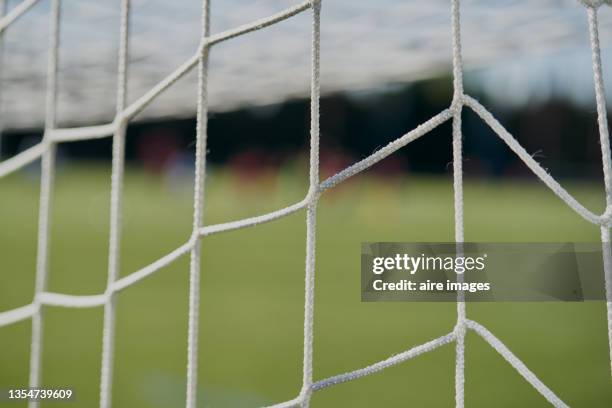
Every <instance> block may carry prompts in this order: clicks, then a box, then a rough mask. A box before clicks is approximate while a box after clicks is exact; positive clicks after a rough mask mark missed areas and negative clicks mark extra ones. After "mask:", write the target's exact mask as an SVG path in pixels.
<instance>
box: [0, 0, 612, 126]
mask: <svg viewBox="0 0 612 408" xmlns="http://www.w3.org/2000/svg"><path fill="white" fill-rule="evenodd" d="M9 3H10V4H9V6H10V7H14V6H15V5H16V4H18V2H17V1H10V2H9ZM49 3H50V2H49V1H48V0H47V1H45V0H43V1H41V2H40V3H39V4H37V5H36V6H34V7H33V8H32V9H31V10H29V11H28V12H27V13H26V14H25V15H24V16H23V17H22V18H21V19H20V20H18V22H17V23H15V24H14V25H13V26H11V27H9V29H8V30H7V32H6V48H5V52H4V55H5V65H4V68H3V79H4V80H3V86H2V99H3V110H4V112H5V113H4V114H3V122H4V125H5V126H8V127H31V126H37V125H40V124H41V123H42V121H43V116H44V115H43V111H44V108H43V105H44V85H45V76H44V75H45V66H46V57H47V55H46V47H47V38H48V35H47V28H48V21H47V20H48V14H49ZM297 3H298V1H297V0H252V1H248V2H246V1H244V0H212V12H211V13H212V14H211V25H212V32H213V33H214V32H219V31H222V30H225V29H229V28H233V27H236V26H238V25H241V24H244V23H248V22H250V21H252V20H255V19H257V18H261V17H265V16H267V15H270V14H273V13H275V12H278V11H280V10H282V9H284V8H286V7H290V6H292V5H295V4H297ZM200 4H201V0H182V1H180V2H179V1H175V2H169V1H165V0H134V1H133V8H132V21H131V37H130V41H131V43H130V51H131V56H130V68H129V92H128V96H129V99H130V100H134V99H135V98H137V97H138V96H140V95H142V94H143V93H144V92H146V90H148V89H149V88H150V87H151V86H153V85H154V84H155V83H156V82H158V81H159V80H160V79H162V78H163V77H164V76H166V75H167V74H168V73H170V72H171V71H172V70H173V69H174V68H176V67H177V66H179V65H180V64H181V63H182V62H184V61H185V60H186V59H188V58H189V57H190V56H191V55H193V53H194V52H195V51H196V49H197V46H198V43H199V36H200V8H201V5H200ZM118 9H119V0H115V1H104V2H101V1H95V0H79V1H77V0H73V1H64V2H63V9H62V27H61V43H62V45H61V52H60V97H59V122H60V124H62V125H71V124H85V123H95V122H101V121H104V120H109V119H110V118H112V116H113V112H114V101H115V78H116V64H117V56H116V54H117V43H118V25H119V10H118ZM310 16H311V15H310V12H309V11H306V12H304V13H301V14H299V15H297V16H295V17H292V18H290V19H289V20H286V21H283V22H281V23H279V24H277V25H274V26H272V27H268V28H266V29H265V30H261V31H258V32H255V33H250V34H248V35H246V36H242V37H239V38H235V39H233V40H231V41H228V42H225V43H222V44H220V45H218V46H215V48H214V49H213V50H212V53H211V71H210V85H209V95H210V98H209V99H210V102H211V106H212V108H213V109H217V110H223V109H232V108H234V107H237V106H243V105H245V104H253V105H261V104H269V103H273V102H277V101H281V100H283V99H286V98H288V97H293V96H307V95H308V89H309V72H310V71H309V70H310V68H309V59H310V24H311V22H310V20H311V18H310ZM321 26H322V42H321V56H322V59H321V61H322V62H321V64H322V65H321V73H322V88H323V91H324V92H332V91H338V90H368V89H377V88H380V87H381V86H383V85H384V84H390V83H404V82H407V81H413V80H415V79H420V78H425V77H430V76H435V75H438V74H441V73H445V72H447V71H448V69H449V67H450V56H451V36H450V1H449V0H413V1H400V0H378V1H375V2H374V1H371V0H324V1H323V11H322V23H321ZM462 29H463V49H464V59H465V66H466V69H467V70H468V72H472V73H474V74H473V75H472V76H471V77H470V78H472V79H473V81H474V82H477V83H479V84H480V85H482V86H484V87H485V88H486V89H488V90H490V91H491V92H492V94H496V92H497V94H499V96H500V97H501V98H503V97H506V96H507V97H509V98H510V99H513V98H514V100H516V99H517V97H518V98H519V100H520V96H521V95H523V96H524V95H525V93H533V92H544V93H545V92H550V89H557V88H562V90H565V91H567V93H568V94H569V95H573V96H574V97H577V98H579V99H584V100H587V99H589V98H590V95H591V93H589V92H592V91H590V90H589V89H590V88H589V86H590V84H591V82H590V81H591V71H590V69H591V68H590V55H589V41H588V30H587V18H586V13H585V11H584V7H582V6H581V5H580V4H579V3H578V1H576V0H538V1H532V0H464V1H463V2H462ZM600 31H601V38H602V46H603V47H604V71H605V70H606V64H607V66H610V65H612V61H611V58H610V56H609V54H610V52H609V49H606V47H609V46H610V45H611V39H612V7H607V6H604V7H602V9H601V12H600ZM608 61H610V63H609V62H608ZM606 72H610V69H608V70H607V71H606ZM606 75H608V76H610V74H606ZM474 78H475V79H474ZM551 78H552V79H551ZM610 80H612V78H610ZM544 82H546V87H541V88H540V87H539V86H540V85H541V84H542V83H544ZM538 84H540V85H538ZM500 87H501V88H500ZM517 95H518V96H517ZM195 100H196V78H195V73H193V72H192V73H191V74H190V75H188V76H187V77H185V78H183V79H181V80H180V81H179V82H178V83H177V84H175V85H174V86H173V87H172V88H171V89H169V90H168V91H167V92H166V93H164V94H163V95H162V96H161V97H160V98H159V100H157V101H156V102H154V103H153V104H152V105H151V106H150V107H148V108H147V109H146V110H145V111H144V112H143V113H142V114H141V116H140V117H139V118H146V117H161V116H188V115H192V114H193V113H194V111H195Z"/></svg>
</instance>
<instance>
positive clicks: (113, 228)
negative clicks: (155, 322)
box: [100, 0, 130, 408]
mask: <svg viewBox="0 0 612 408" xmlns="http://www.w3.org/2000/svg"><path fill="white" fill-rule="evenodd" d="M129 19H130V0H122V1H121V23H120V28H119V55H118V62H117V65H118V66H117V101H116V120H117V121H118V126H117V128H116V130H115V133H114V134H113V153H112V154H113V159H112V165H111V166H112V170H111V198H110V233H109V243H108V280H107V286H106V291H107V294H108V298H107V300H106V303H105V305H104V328H103V331H102V362H101V369H100V408H109V407H110V406H111V405H112V384H113V359H114V342H115V314H116V312H115V303H116V302H115V295H114V293H113V291H112V290H111V287H112V284H113V283H114V282H115V280H117V277H118V276H119V262H120V250H121V211H122V201H123V174H124V167H125V165H124V164H125V130H126V127H127V121H126V120H125V119H123V118H122V117H121V113H122V112H123V110H124V109H125V105H126V100H127V64H128V52H129V43H128V41H129V23H130V20H129Z"/></svg>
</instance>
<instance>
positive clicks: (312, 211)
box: [299, 0, 321, 407]
mask: <svg viewBox="0 0 612 408" xmlns="http://www.w3.org/2000/svg"><path fill="white" fill-rule="evenodd" d="M320 24H321V2H320V0H313V2H312V47H311V77H310V170H309V184H310V187H309V191H308V199H309V204H308V206H307V207H306V270H305V279H304V287H305V289H304V362H303V377H302V390H301V392H300V397H299V399H300V405H301V406H302V407H308V406H309V405H310V398H311V396H312V392H313V389H312V384H313V370H312V357H313V332H314V288H315V261H316V255H315V239H316V218H317V201H318V199H319V194H320V191H319V95H320V45H321V26H320Z"/></svg>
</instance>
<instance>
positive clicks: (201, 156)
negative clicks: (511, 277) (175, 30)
mask: <svg viewBox="0 0 612 408" xmlns="http://www.w3.org/2000/svg"><path fill="white" fill-rule="evenodd" d="M38 1H39V0H24V1H22V2H21V3H19V4H18V5H17V6H15V7H13V8H12V9H11V10H10V11H9V12H8V13H6V14H5V15H4V13H2V14H3V16H2V17H1V18H0V35H2V37H4V34H5V33H4V31H5V30H6V29H7V28H8V27H10V26H11V24H13V23H14V22H16V21H18V19H19V18H20V17H21V16H22V15H23V14H24V13H26V12H27V11H28V10H29V9H30V8H31V7H33V6H34V5H35V4H36V3H38ZM0 2H2V3H0V7H1V6H2V4H3V3H4V2H3V1H2V0H0ZM579 2H580V3H582V5H583V6H584V7H585V8H586V11H587V16H588V24H589V36H590V42H591V53H592V60H593V61H592V62H593V80H594V86H595V98H596V103H597V121H598V127H599V136H600V145H601V154H602V168H603V174H604V185H605V190H606V210H605V212H604V213H603V214H601V215H597V214H595V213H593V212H592V211H590V210H588V209H587V208H586V207H584V206H583V205H582V204H581V203H580V202H578V201H577V200H576V199H575V198H574V197H573V196H572V195H571V194H570V193H569V192H567V190H566V189H565V188H563V186H561V185H560V184H559V183H558V182H557V181H556V180H555V179H554V178H553V177H552V176H551V175H550V174H549V173H548V172H547V171H546V170H544V169H543V168H542V167H541V166H540V164H539V163H538V162H537V161H536V160H535V159H534V158H533V157H532V156H531V155H530V154H529V153H528V152H527V151H526V150H525V149H524V148H523V147H522V146H521V145H520V144H519V143H518V141H517V140H516V139H515V138H514V137H513V136H512V135H511V134H510V133H509V132H508V131H507V130H506V129H505V128H504V127H503V125H502V124H501V123H500V122H499V121H498V120H497V119H495V117H494V116H493V115H492V114H491V113H490V112H489V111H488V110H487V109H486V108H485V107H484V106H483V105H481V104H480V103H479V102H478V101H477V100H475V99H474V98H472V97H471V96H469V95H467V94H465V92H464V88H463V66H462V65H463V64H462V52H461V17H460V0H450V3H451V4H450V5H451V32H452V41H453V43H452V45H453V47H452V49H453V53H452V62H453V88H454V92H453V100H452V102H451V105H450V107H449V108H448V109H445V110H443V111H442V112H440V113H439V114H437V115H435V116H434V117H432V118H431V119H429V120H428V121H426V122H424V123H423V124H421V125H419V126H417V127H416V128H415V129H413V130H411V131H410V132H408V133H406V134H405V135H403V136H401V137H399V138H397V139H395V140H394V141H392V142H390V143H389V144H388V145H386V146H384V147H383V148H381V149H380V150H377V151H376V152H374V153H372V154H371V155H369V156H368V157H366V158H364V159H362V160H360V161H359V162H357V163H355V164H353V165H351V166H349V167H347V168H345V169H344V170H342V171H340V172H339V173H337V174H335V175H334V176H332V177H329V178H328V179H326V180H324V181H322V182H321V181H320V179H319V96H320V85H319V84H320V41H321V35H320V12H321V0H308V1H303V2H302V3H299V4H297V5H295V6H293V7H290V8H287V9H285V10H283V11H281V12H279V13H276V14H273V15H271V16H268V17H265V18H262V19H260V20H256V21H253V22H251V23H248V24H245V25H242V26H239V27H236V28H233V29H230V30H226V31H223V32H220V33H216V34H211V33H210V29H209V27H210V21H209V19H210V18H209V15H210V0H203V3H202V40H201V43H200V46H199V47H198V49H197V51H196V52H195V54H194V55H193V56H191V57H190V58H189V59H188V60H187V61H185V62H184V63H183V64H182V65H180V66H179V67H177V68H176V69H175V70H174V71H173V72H171V73H170V74H169V75H168V76H167V77H166V78H164V79H162V80H161V81H160V82H159V83H158V84H157V85H155V86H154V87H152V88H151V89H150V90H149V91H148V92H146V93H145V94H144V95H142V96H141V97H139V98H138V99H136V100H135V101H134V102H132V103H131V104H128V100H127V84H128V75H127V67H128V55H129V21H130V0H122V1H121V22H120V29H119V32H120V35H119V38H120V40H119V57H118V68H117V102H116V116H115V119H114V120H113V122H112V123H108V124H105V125H97V126H84V127H76V128H58V127H57V126H56V111H57V109H56V101H57V90H58V86H57V72H58V53H59V46H60V44H59V38H60V22H61V20H60V6H61V4H60V3H61V0H53V1H52V6H51V13H50V18H51V20H50V35H49V51H48V55H49V56H48V63H47V91H46V95H47V96H46V113H45V118H46V119H45V132H44V137H43V140H42V141H41V142H40V143H39V144H37V145H35V146H33V147H31V148H29V149H27V150H25V151H23V152H21V153H18V154H17V155H15V156H13V157H11V158H9V159H7V160H4V161H3V162H0V177H2V176H5V175H7V174H10V173H12V172H14V171H16V170H18V169H20V168H22V167H24V166H25V165H27V164H29V163H31V162H33V161H34V160H37V159H39V158H42V166H41V190H40V207H39V217H38V223H39V225H38V247H37V260H36V280H35V288H34V298H33V301H32V302H31V303H30V304H27V305H24V306H21V307H17V308H14V309H11V310H7V311H4V312H0V327H2V326H6V325H9V324H12V323H15V322H19V321H23V320H27V319H31V322H32V335H31V353H30V376H29V378H30V386H31V387H37V386H39V385H40V378H41V374H42V342H43V336H42V335H43V306H57V307H69V308H86V307H99V306H102V307H104V328H103V335H102V362H101V374H100V407H101V408H110V407H111V406H112V392H111V389H112V378H113V376H112V373H113V359H114V346H113V345H114V338H115V317H116V310H115V295H116V294H117V293H118V292H120V291H123V290H124V289H127V288H129V287H130V286H132V285H134V284H136V283H138V282H140V281H141V280H143V279H145V278H147V277H148V276H150V275H152V274H153V273H155V272H157V271H159V270H161V269H163V268H164V267H166V266H168V265H169V264H171V263H172V262H174V261H175V260H177V259H178V258H180V257H182V256H184V255H186V254H188V253H189V254H190V274H189V309H188V316H189V318H188V334H187V375H186V377H187V389H186V407H187V408H195V407H196V405H197V373H198V338H199V333H198V321H199V312H200V310H199V309H200V302H199V298H200V242H201V240H202V238H204V237H206V236H209V235H213V234H217V233H221V232H226V231H232V230H237V229H241V228H247V227H252V226H256V225H259V224H262V223H266V222H271V221H274V220H277V219H279V218H282V217H286V216H288V215H291V214H293V213H295V212H297V211H300V210H302V209H306V261H305V291H304V292H305V295H304V351H303V375H302V387H301V391H300V392H299V394H298V395H297V396H296V397H295V398H294V399H291V400H288V401H284V402H281V403H278V404H275V405H273V406H274V407H295V406H300V407H308V406H309V405H310V399H311V396H312V394H313V393H314V392H316V391H318V390H322V389H324V388H327V387H330V386H334V385H337V384H342V383H345V382H348V381H353V380H356V379H358V378H361V377H364V376H367V375H371V374H374V373H377V372H380V371H382V370H384V369H386V368H388V367H392V366H394V365H397V364H400V363H402V362H405V361H407V360H410V359H412V358H415V357H417V356H419V355H421V354H424V353H427V352H430V351H433V350H435V349H437V348H439V347H441V346H444V345H446V344H449V343H453V342H454V343H455V349H456V354H455V405H456V406H457V407H463V406H464V384H465V333H466V330H468V329H469V330H472V331H474V332H475V333H476V334H478V335H480V336H481V337H482V338H483V339H484V340H485V341H486V342H487V343H488V344H489V345H491V346H492V347H493V348H494V349H495V350H496V351H497V352H498V353H499V354H500V355H501V356H502V357H503V358H504V359H505V360H506V361H507V362H508V363H509V364H510V365H511V366H512V367H514V369H515V370H516V371H517V372H518V373H519V374H520V375H521V376H522V377H523V378H524V379H525V380H526V381H527V382H529V383H530V384H531V385H532V386H533V387H534V388H535V389H536V390H537V391H538V392H539V393H540V394H541V395H542V396H543V397H544V398H545V399H546V400H547V401H548V402H550V403H551V404H552V405H553V406H556V407H566V406H567V405H566V404H565V403H564V402H563V401H562V400H561V399H560V398H559V397H558V396H557V395H556V394H555V393H554V392H553V391H552V390H551V389H550V388H548V387H547V386H546V385H545V384H544V383H543V382H542V381H541V380H540V379H539V378H538V377H537V376H536V375H535V374H534V373H533V372H532V371H531V370H530V369H529V368H528V367H527V366H526V365H525V363H523V362H522V361H521V360H520V359H519V358H518V357H517V356H516V355H514V353H512V351H510V349H508V347H507V346H506V345H504V343H503V342H502V341H501V340H499V339H498V338H497V337H495V336H494V335H493V333H491V332H490V331H489V330H487V329H486V328H485V327H484V326H482V325H481V324H479V323H477V322H475V321H473V320H470V319H468V318H467V315H466V305H465V302H464V297H463V293H462V292H459V293H458V297H457V323H456V325H455V327H454V328H453V330H452V331H451V332H450V333H447V334H444V335H442V336H440V337H437V338H435V339H433V340H431V341H428V342H426V343H424V344H421V345H418V346H415V347H412V348H410V349H408V350H406V351H403V352H400V353H398V354H395V355H393V356H391V357H389V358H387V359H385V360H382V361H379V362H376V363H373V364H371V365H368V366H366V367H363V368H359V369H356V370H353V371H349V372H346V373H342V374H338V375H335V376H332V377H329V378H325V379H322V380H318V381H315V380H314V375H313V355H314V354H313V339H314V332H313V327H314V294H315V287H314V283H315V280H314V276H315V264H316V251H315V235H316V207H317V203H318V200H319V197H320V195H321V194H322V193H323V192H325V191H326V190H328V189H331V188H333V187H334V186H336V185H338V184H339V183H342V182H343V181H345V180H347V179H348V178H350V177H352V176H354V175H356V174H358V173H360V172H362V171H364V170H366V169H368V168H369V167H371V166H372V165H374V164H375V163H377V162H379V161H381V160H383V159H384V158H386V157H387V156H389V155H391V154H393V153H394V152H396V151H397V150H399V149H401V148H402V147H404V146H406V145H407V144H409V143H410V142H412V141H414V140H416V139H418V138H420V137H422V136H424V135H426V134H427V133H429V132H430V131H432V130H433V129H435V128H436V127H438V126H439V125H441V124H442V123H444V122H446V121H448V120H452V133H453V138H452V147H453V189H454V209H455V241H456V243H457V251H458V252H461V251H462V250H463V245H462V244H463V241H464V222H463V168H462V161H463V153H462V149H463V140H462V138H463V135H462V129H461V114H462V111H463V107H468V108H470V109H471V110H472V111H474V112H475V113H476V114H477V115H478V116H479V117H480V118H481V119H482V120H483V121H484V122H485V123H486V124H487V125H488V126H489V127H490V128H491V129H492V130H493V131H494V132H495V133H496V134H497V136H499V137H500V138H501V139H502V140H503V141H504V142H505V143H506V144H507V145H508V147H509V148H510V149H511V150H512V151H513V152H514V153H515V154H516V155H517V156H518V157H519V158H520V159H521V160H522V161H523V162H524V163H525V164H526V165H527V167H528V168H529V169H530V170H531V171H532V172H533V173H534V174H535V175H536V176H537V177H538V178H539V179H540V180H541V181H542V182H543V183H544V184H545V185H546V186H547V187H548V188H549V189H550V190H551V191H552V192H553V193H554V194H556V195H557V196H558V197H559V198H560V199H561V200H562V201H564V202H565V203H566V204H567V205H568V206H569V207H570V208H572V209H573V210H574V211H575V212H576V213H577V214H578V215H579V216H581V217H582V218H583V219H585V220H586V221H588V222H590V223H592V224H594V225H598V226H599V228H600V232H601V241H602V252H603V261H604V262H603V263H604V276H605V288H606V296H607V297H606V299H607V302H606V307H607V319H608V339H609V342H610V359H611V370H612V249H611V247H610V226H611V225H612V159H611V154H610V142H609V130H608V121H607V116H606V112H607V110H606V100H605V97H604V95H605V92H604V81H603V76H602V66H601V49H600V44H599V28H598V25H599V24H598V20H597V10H598V9H599V7H600V6H602V5H603V4H604V3H607V4H611V3H612V0H579ZM306 10H311V12H312V44H311V87H310V113H311V123H310V160H309V189H308V193H307V194H306V196H305V197H304V199H302V200H301V201H299V202H297V203H295V204H292V205H290V206H287V207H284V208H281V209H279V210H276V211H272V212H270V213H267V214H262V215H258V216H255V217H250V218H244V219H240V220H235V221H230V222H225V223H220V224H213V225H205V224H204V221H203V208H204V180H205V178H206V137H207V116H208V95H207V83H208V55H209V51H210V49H211V48H212V47H213V46H214V45H215V44H219V43H221V42H224V41H227V40H230V39H232V38H235V37H239V36H242V35H244V34H247V33H249V32H252V31H256V30H260V29H264V28H266V27H268V26H270V25H273V24H276V23H278V22H280V21H283V20H286V19H288V18H291V17H292V16H294V15H297V14H299V13H302V12H304V11H306ZM195 67H197V70H198V98H197V125H196V138H197V142H196V170H195V183H194V200H193V205H194V210H193V211H194V215H193V231H192V234H191V236H190V237H189V239H188V240H187V241H186V242H185V243H184V244H183V245H181V246H179V247H178V248H176V249H175V250H173V251H171V252H170V253H168V254H166V255H164V256H162V257H161V258H159V259H157V260H156V261H154V262H152V263H151V264H149V265H147V266H145V267H143V268H141V269H139V270H137V271H135V272H132V273H130V274H127V275H125V276H124V277H122V278H119V259H120V258H119V256H120V238H121V207H122V205H121V202H122V194H123V174H124V155H125V130H126V127H127V125H128V123H129V121H130V120H131V119H132V118H133V117H134V116H136V115H137V114H138V113H139V112H141V111H142V110H143V109H145V108H146V107H147V106H148V105H149V104H150V103H151V102H152V101H154V100H155V99H156V98H157V97H158V96H159V95H160V94H161V93H163V92H164V91H165V90H166V89H168V88H169V87H170V86H172V85H173V84H174V83H175V82H176V81H178V80H180V79H181V78H182V77H184V76H185V75H186V74H187V73H188V72H190V71H191V70H192V69H194V68H195ZM0 69H1V67H0ZM109 136H112V137H113V161H112V172H111V199H110V226H109V228H110V234H109V251H108V281H107V289H106V291H105V292H104V293H102V294H98V295H85V296H80V295H70V294H64V293H53V292H48V291H46V280H47V275H48V261H49V248H50V246H49V244H50V243H49V236H50V228H51V219H50V211H51V203H52V191H53V178H54V177H53V176H54V170H55V147H56V145H57V143H62V142H66V141H75V140H91V139H97V138H103V137H109ZM461 279H462V277H461V276H458V280H461ZM204 369H205V368H204ZM611 372H612V371H611ZM29 406H30V408H36V407H37V406H38V403H37V402H30V405H29Z"/></svg>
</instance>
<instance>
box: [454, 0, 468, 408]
mask: <svg viewBox="0 0 612 408" xmlns="http://www.w3.org/2000/svg"><path fill="white" fill-rule="evenodd" d="M451 1H452V17H451V19H452V36H453V90H454V93H453V102H452V105H451V110H452V113H453V192H454V206H455V242H456V252H457V255H459V256H461V254H462V253H463V163H462V161H463V152H462V145H463V141H462V137H463V136H462V132H461V112H462V110H463V63H462V56H461V20H460V18H461V16H460V10H459V8H460V2H459V0H451ZM456 276H457V281H458V282H463V275H461V274H456ZM464 299H465V297H464V293H463V291H461V290H459V291H457V325H456V327H455V336H456V344H455V406H456V407H458V408H462V407H463V405H464V383H465V332H466V314H465V301H464Z"/></svg>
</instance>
